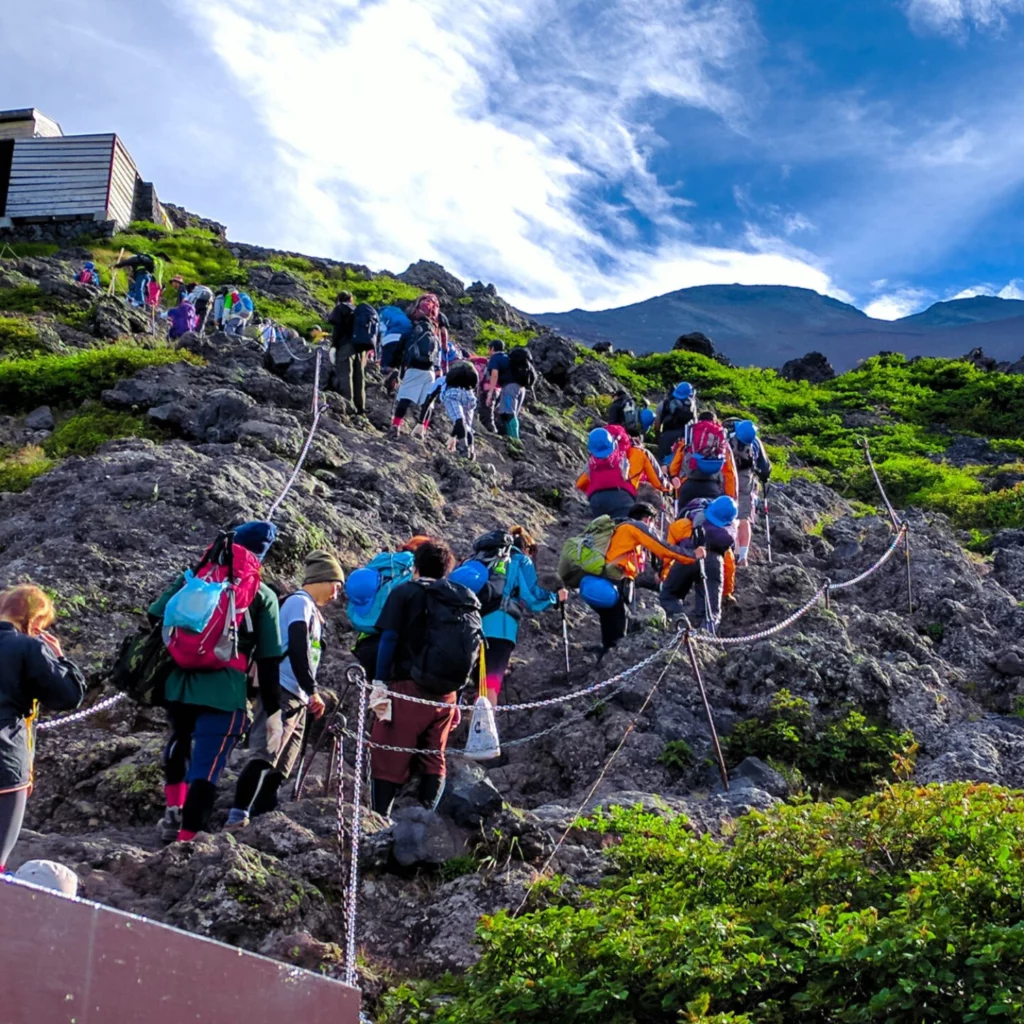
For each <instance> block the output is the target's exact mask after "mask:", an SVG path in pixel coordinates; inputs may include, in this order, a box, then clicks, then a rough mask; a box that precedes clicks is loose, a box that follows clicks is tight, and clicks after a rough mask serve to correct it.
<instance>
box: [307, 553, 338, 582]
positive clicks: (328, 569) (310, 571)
mask: <svg viewBox="0 0 1024 1024" xmlns="http://www.w3.org/2000/svg"><path fill="white" fill-rule="evenodd" d="M344 582H345V573H344V572H343V571H342V568H341V563H340V562H339V561H338V560H337V559H336V558H335V557H334V555H332V554H331V553H330V552H329V551H310V553H309V554H308V555H306V575H305V576H304V577H303V579H302V585H303V586H305V585H306V584H307V583H344Z"/></svg>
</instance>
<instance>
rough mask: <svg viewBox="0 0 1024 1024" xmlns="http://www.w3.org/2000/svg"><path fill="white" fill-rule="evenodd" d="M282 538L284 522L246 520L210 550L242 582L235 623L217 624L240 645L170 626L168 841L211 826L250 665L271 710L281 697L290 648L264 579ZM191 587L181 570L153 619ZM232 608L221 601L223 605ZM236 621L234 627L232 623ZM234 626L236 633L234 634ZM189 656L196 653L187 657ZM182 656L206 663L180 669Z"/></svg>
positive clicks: (239, 729)
mask: <svg viewBox="0 0 1024 1024" xmlns="http://www.w3.org/2000/svg"><path fill="white" fill-rule="evenodd" d="M276 536H277V527H276V526H274V524H273V523H269V522H266V521H264V520H254V521H252V522H247V523H243V524H242V525H241V526H239V527H236V528H235V530H234V544H233V545H230V546H229V545H228V543H227V538H226V537H219V538H218V539H217V541H215V542H214V544H213V545H211V546H210V548H209V549H208V550H207V552H206V554H205V555H204V558H203V561H202V562H201V563H200V566H199V567H197V569H198V571H201V569H202V567H203V566H204V565H213V566H215V567H217V568H221V567H224V568H223V569H222V572H221V575H222V576H227V575H228V574H231V575H233V576H234V578H235V580H236V584H235V588H234V594H233V597H234V599H235V601H237V604H236V603H234V602H231V604H230V607H231V608H234V609H235V610H236V614H235V620H234V622H233V623H232V622H230V621H228V617H227V614H226V612H225V614H224V615H223V616H221V617H220V618H218V617H217V613H216V612H215V613H214V617H213V618H212V619H211V620H210V621H211V623H216V628H220V627H221V625H223V626H224V627H225V635H224V636H222V637H221V640H222V641H223V640H225V638H230V639H232V640H233V641H234V642H233V643H230V644H227V645H226V647H227V649H224V648H222V646H221V642H218V644H217V646H216V647H214V648H213V649H209V648H208V645H207V646H200V647H199V648H198V650H196V648H195V644H196V643H199V644H202V638H203V636H205V635H206V633H207V632H208V631H209V627H208V628H207V630H205V631H204V633H202V634H196V633H192V634H189V633H188V632H187V631H185V630H181V629H178V630H171V629H168V628H167V627H166V626H165V634H166V635H165V642H166V644H167V649H168V652H169V653H170V654H171V657H172V658H173V659H174V660H175V661H176V662H177V665H176V667H175V668H174V669H172V671H171V673H170V675H169V676H168V678H167V682H166V683H165V685H164V699H165V702H166V707H167V719H168V722H169V724H170V735H169V736H168V740H167V745H166V746H165V748H164V756H163V765H164V781H165V787H164V793H165V796H166V801H167V810H166V812H165V814H164V817H163V820H162V821H161V822H160V826H159V833H160V838H161V839H162V840H163V841H164V842H172V841H173V840H175V839H177V840H178V841H179V842H189V841H190V840H192V839H194V838H195V836H196V834H197V833H198V832H202V831H205V829H206V828H207V826H208V825H209V821H210V815H211V813H212V812H213V804H214V800H215V799H216V796H217V782H218V780H219V779H220V776H221V773H222V772H223V771H224V768H225V766H226V764H227V760H228V757H229V756H230V754H231V751H232V750H233V749H234V747H235V744H236V743H238V741H239V740H240V739H241V738H242V735H243V734H244V732H245V726H246V693H247V688H248V686H247V683H248V671H249V668H250V665H251V664H252V663H253V662H255V664H256V670H257V671H256V679H257V684H258V686H259V691H260V695H261V698H262V700H263V706H264V707H270V708H272V707H275V706H276V705H277V704H278V702H279V696H278V669H279V662H280V660H281V656H282V654H283V653H284V651H283V649H282V645H281V629H280V621H279V608H278V599H277V595H276V594H275V593H274V592H273V591H272V590H271V589H270V587H268V586H267V585H266V583H264V582H263V581H262V578H261V575H262V573H261V567H262V563H263V560H264V559H265V558H266V555H267V552H268V551H269V550H270V547H271V545H272V544H273V543H274V538H275V537H276ZM185 585H186V574H184V573H182V574H181V575H179V576H178V577H177V579H176V580H175V581H174V582H173V583H172V584H171V586H170V587H169V588H168V589H167V590H166V591H165V592H164V593H163V594H162V595H161V596H160V597H159V598H157V600H156V601H154V602H153V603H152V604H151V605H150V606H149V614H150V616H151V618H152V619H153V620H154V621H158V620H165V621H166V619H165V613H166V612H167V609H168V603H169V602H170V600H171V599H172V597H174V596H175V595H176V594H177V593H178V591H179V590H181V589H182V588H183V587H184V586H185ZM220 607H224V608H225V609H226V608H227V607H228V604H227V603H225V602H224V601H223V600H222V601H221V603H220V605H219V606H218V609H219V608H220ZM232 626H234V629H231V627H232ZM229 630H230V632H229ZM186 655H190V657H186ZM182 661H188V663H189V664H194V665H201V667H196V668H188V669H186V668H183V667H181V662H182Z"/></svg>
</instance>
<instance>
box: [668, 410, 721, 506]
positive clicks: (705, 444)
mask: <svg viewBox="0 0 1024 1024" xmlns="http://www.w3.org/2000/svg"><path fill="white" fill-rule="evenodd" d="M669 473H670V474H671V477H672V486H673V487H674V488H675V490H676V506H677V507H678V508H684V507H685V506H686V505H688V504H689V503H690V502H691V501H694V500H695V499H697V498H717V497H719V495H722V494H725V495H727V496H728V497H730V498H732V499H733V501H736V499H737V491H736V462H735V460H734V458H733V454H732V448H731V447H730V446H729V441H728V438H727V436H726V432H725V428H724V427H723V426H722V425H721V424H720V423H719V422H718V417H717V416H716V415H715V414H714V413H713V412H711V411H710V410H707V411H705V412H702V413H701V414H700V416H699V417H698V418H697V422H696V423H695V424H694V425H693V428H692V430H690V431H689V432H688V434H687V435H686V437H684V438H683V439H682V440H679V441H677V442H676V447H675V450H674V451H673V453H672V461H671V463H670V464H669Z"/></svg>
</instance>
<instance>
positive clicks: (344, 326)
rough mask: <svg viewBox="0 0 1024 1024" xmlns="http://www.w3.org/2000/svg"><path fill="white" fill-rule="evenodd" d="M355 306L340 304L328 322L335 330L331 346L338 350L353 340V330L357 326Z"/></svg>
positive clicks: (349, 303) (345, 303)
mask: <svg viewBox="0 0 1024 1024" xmlns="http://www.w3.org/2000/svg"><path fill="white" fill-rule="evenodd" d="M355 321H356V314H355V306H353V305H352V303H351V302H339V303H338V304H337V305H336V306H335V307H334V309H332V310H331V313H330V316H328V317H327V322H328V323H329V324H331V326H332V327H333V328H334V331H333V333H332V334H331V346H332V347H333V348H338V347H339V346H341V345H344V344H345V343H346V342H349V341H351V340H352V328H353V327H354V326H355Z"/></svg>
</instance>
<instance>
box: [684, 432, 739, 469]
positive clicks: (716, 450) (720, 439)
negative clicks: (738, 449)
mask: <svg viewBox="0 0 1024 1024" xmlns="http://www.w3.org/2000/svg"><path fill="white" fill-rule="evenodd" d="M728 447H729V441H728V438H727V437H726V433H725V427H723V426H722V425H721V424H720V423H714V422H712V421H711V420H698V421H697V422H696V423H694V425H693V429H692V431H691V433H690V438H689V440H688V441H687V442H686V451H685V454H684V456H683V469H684V471H685V473H686V475H687V476H692V475H693V474H694V473H704V474H708V475H712V476H713V475H714V474H716V473H721V472H722V469H723V468H724V467H725V453H726V449H727V448H728Z"/></svg>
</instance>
